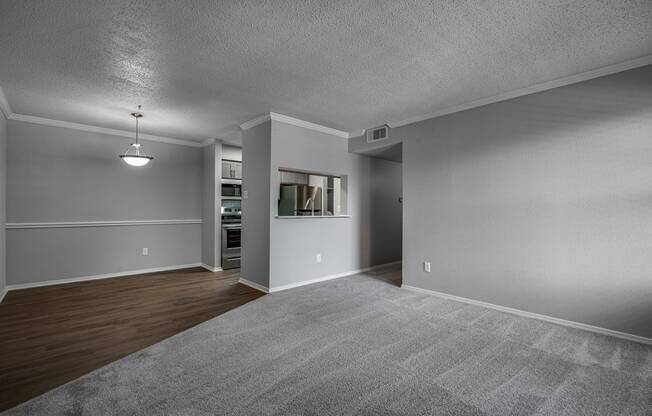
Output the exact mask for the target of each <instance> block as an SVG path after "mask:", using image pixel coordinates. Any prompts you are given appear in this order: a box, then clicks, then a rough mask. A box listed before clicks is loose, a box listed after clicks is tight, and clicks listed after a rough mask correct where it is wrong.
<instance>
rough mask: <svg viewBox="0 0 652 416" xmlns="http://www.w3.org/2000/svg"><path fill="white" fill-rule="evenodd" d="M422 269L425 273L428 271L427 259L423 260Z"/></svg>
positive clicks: (428, 263)
mask: <svg viewBox="0 0 652 416" xmlns="http://www.w3.org/2000/svg"><path fill="white" fill-rule="evenodd" d="M423 271H424V272H426V273H430V262H429V261H424V262H423Z"/></svg>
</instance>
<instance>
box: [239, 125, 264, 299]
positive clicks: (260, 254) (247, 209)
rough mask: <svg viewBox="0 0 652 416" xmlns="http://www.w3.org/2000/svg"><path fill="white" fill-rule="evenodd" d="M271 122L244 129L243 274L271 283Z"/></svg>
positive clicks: (248, 277)
mask: <svg viewBox="0 0 652 416" xmlns="http://www.w3.org/2000/svg"><path fill="white" fill-rule="evenodd" d="M270 151H271V122H269V121H268V122H265V123H262V124H259V125H258V126H255V127H252V128H251V129H248V130H245V131H243V132H242V189H243V191H247V192H248V194H249V198H248V199H243V200H242V258H241V266H240V275H241V276H242V277H243V278H244V279H247V280H250V281H252V282H255V283H258V284H261V285H263V286H266V287H268V286H269V260H270V258H269V256H270V252H269V251H270V240H269V235H270V234H269V225H270V224H269V220H270V218H269V189H270V188H269V184H270Z"/></svg>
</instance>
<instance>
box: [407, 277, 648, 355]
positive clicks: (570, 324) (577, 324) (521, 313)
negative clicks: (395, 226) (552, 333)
mask: <svg viewBox="0 0 652 416" xmlns="http://www.w3.org/2000/svg"><path fill="white" fill-rule="evenodd" d="M401 288H403V289H407V290H412V291H414V292H419V293H424V294H426V295H433V296H437V297H440V298H444V299H450V300H454V301H457V302H463V303H468V304H470V305H476V306H482V307H485V308H490V309H495V310H497V311H500V312H506V313H511V314H513V315H519V316H523V317H525V318H532V319H538V320H541V321H546V322H550V323H553V324H557V325H563V326H568V327H571V328H576V329H583V330H585V331H590V332H595V333H597V334H601V335H608V336H612V337H616V338H621V339H625V340H628V341H634V342H640V343H642V344H649V345H652V338H646V337H642V336H639V335H634V334H628V333H625V332H620V331H614V330H613V329H607V328H601V327H599V326H593V325H589V324H583V323H581V322H575V321H567V320H565V319H561V318H555V317H554V316H548V315H541V314H538V313H534V312H528V311H523V310H520V309H514V308H509V307H507V306H500V305H495V304H493V303H488V302H482V301H480V300H475V299H469V298H463V297H461V296H455V295H450V294H448V293H443V292H437V291H435V290H430V289H423V288H420V287H415V286H409V285H401Z"/></svg>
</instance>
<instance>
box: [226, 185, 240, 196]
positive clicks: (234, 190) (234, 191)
mask: <svg viewBox="0 0 652 416" xmlns="http://www.w3.org/2000/svg"><path fill="white" fill-rule="evenodd" d="M222 196H237V197H239V196H242V184H239V183H223V184H222Z"/></svg>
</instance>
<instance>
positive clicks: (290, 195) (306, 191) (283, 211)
mask: <svg viewBox="0 0 652 416" xmlns="http://www.w3.org/2000/svg"><path fill="white" fill-rule="evenodd" d="M278 215H280V216H298V215H299V216H301V215H324V214H323V213H322V189H321V186H310V185H303V184H289V185H281V193H280V196H279V200H278Z"/></svg>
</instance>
